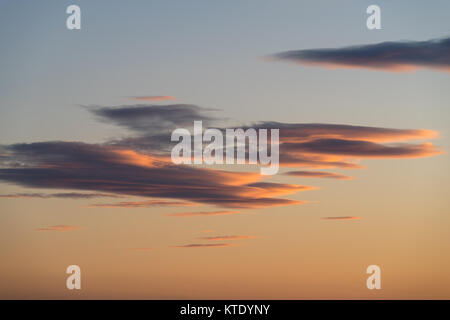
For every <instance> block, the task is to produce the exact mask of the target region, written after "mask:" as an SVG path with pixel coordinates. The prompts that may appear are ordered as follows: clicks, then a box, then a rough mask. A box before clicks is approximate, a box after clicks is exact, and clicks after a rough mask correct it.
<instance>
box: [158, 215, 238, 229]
mask: <svg viewBox="0 0 450 320" xmlns="http://www.w3.org/2000/svg"><path fill="white" fill-rule="evenodd" d="M237 213H240V212H239V211H226V210H222V211H194V212H181V213H168V214H167V216H171V217H195V216H222V215H230V214H237ZM204 232H207V231H204ZM208 232H211V231H208Z"/></svg>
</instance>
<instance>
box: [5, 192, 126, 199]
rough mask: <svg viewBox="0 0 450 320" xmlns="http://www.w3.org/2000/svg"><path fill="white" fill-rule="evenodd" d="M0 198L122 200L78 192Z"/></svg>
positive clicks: (27, 194)
mask: <svg viewBox="0 0 450 320" xmlns="http://www.w3.org/2000/svg"><path fill="white" fill-rule="evenodd" d="M0 198H9V199H15V198H40V199H51V198H60V199H93V198H122V197H121V196H119V195H116V194H108V193H78V192H65V193H63V192H61V193H12V194H0Z"/></svg>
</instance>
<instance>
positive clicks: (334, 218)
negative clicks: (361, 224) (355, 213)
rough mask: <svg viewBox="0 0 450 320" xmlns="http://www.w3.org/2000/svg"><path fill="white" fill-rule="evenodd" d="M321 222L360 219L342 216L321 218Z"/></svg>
mask: <svg viewBox="0 0 450 320" xmlns="http://www.w3.org/2000/svg"><path fill="white" fill-rule="evenodd" d="M322 219H323V220H360V219H361V217H352V216H343V217H323V218H322Z"/></svg>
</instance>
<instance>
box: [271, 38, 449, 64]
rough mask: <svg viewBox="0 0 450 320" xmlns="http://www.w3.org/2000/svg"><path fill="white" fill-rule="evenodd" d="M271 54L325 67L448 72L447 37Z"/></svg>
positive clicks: (275, 56)
mask: <svg viewBox="0 0 450 320" xmlns="http://www.w3.org/2000/svg"><path fill="white" fill-rule="evenodd" d="M273 58H275V59H279V60H285V61H292V62H298V63H303V64H312V65H319V66H325V67H341V68H369V69H379V70H390V71H408V70H411V69H416V68H432V69H436V70H442V71H447V72H448V71H450V38H449V37H447V38H443V39H433V40H427V41H389V42H381V43H377V44H367V45H357V46H349V47H342V48H324V49H306V50H292V51H285V52H281V53H278V54H275V55H273Z"/></svg>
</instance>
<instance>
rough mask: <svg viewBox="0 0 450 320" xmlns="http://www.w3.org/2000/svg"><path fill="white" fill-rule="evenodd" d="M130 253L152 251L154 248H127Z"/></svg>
mask: <svg viewBox="0 0 450 320" xmlns="http://www.w3.org/2000/svg"><path fill="white" fill-rule="evenodd" d="M129 250H131V251H153V250H155V249H154V248H129Z"/></svg>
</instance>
